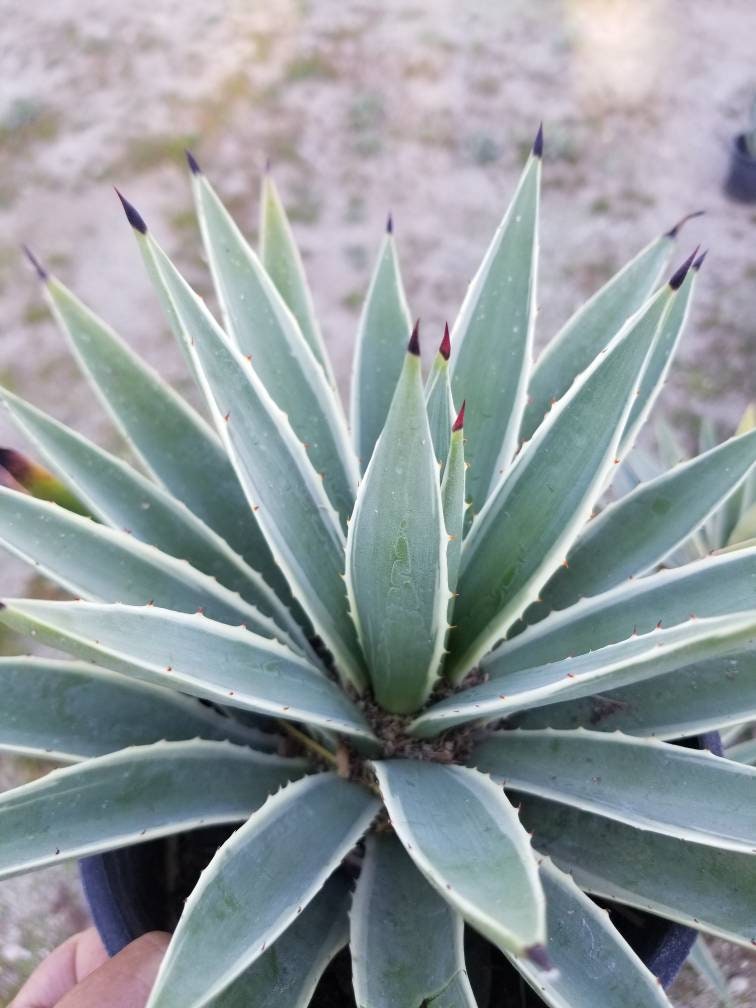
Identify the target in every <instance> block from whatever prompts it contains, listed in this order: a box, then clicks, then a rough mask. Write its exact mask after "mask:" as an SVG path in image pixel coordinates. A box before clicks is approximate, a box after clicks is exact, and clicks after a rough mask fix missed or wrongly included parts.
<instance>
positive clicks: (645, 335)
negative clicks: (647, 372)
mask: <svg viewBox="0 0 756 1008" xmlns="http://www.w3.org/2000/svg"><path fill="white" fill-rule="evenodd" d="M673 300H674V293H673V291H672V289H671V287H670V286H669V285H668V286H667V287H665V288H663V289H662V290H661V291H660V292H659V293H658V294H657V295H656V296H655V297H654V298H653V299H652V300H651V301H649V302H648V303H647V304H646V305H645V306H644V307H643V308H642V309H641V310H640V311H639V312H638V313H637V314H636V315H634V316H633V317H632V318H631V319H630V320H629V321H628V322H627V323H626V325H625V327H624V328H623V329H622V330H621V331H620V332H619V333H618V335H617V336H616V337H615V338H614V340H613V341H612V342H611V343H610V344H609V346H608V347H607V349H606V350H605V351H604V352H603V353H602V354H600V355H599V356H598V357H597V358H596V360H595V362H594V363H593V364H592V365H591V366H590V367H589V368H588V370H587V371H585V372H584V373H583V374H582V375H581V376H580V378H579V379H578V380H577V381H575V383H574V384H573V386H572V388H571V389H570V390H569V392H568V393H567V394H566V395H565V396H564V398H563V399H562V400H561V401H560V402H559V403H558V404H557V405H556V406H554V408H553V409H552V410H551V413H550V414H549V416H548V418H547V420H546V421H545V422H544V423H543V424H541V426H540V427H539V428H538V431H537V432H536V433H535V435H534V436H533V438H532V439H531V440H530V441H529V442H528V444H527V445H525V446H524V448H523V450H522V451H521V452H520V455H519V456H518V458H517V460H516V461H515V463H514V465H513V466H512V468H511V469H509V470H508V471H507V472H506V473H505V474H504V475H503V477H502V478H501V479H500V481H499V483H498V484H497V485H496V487H495V489H494V490H493V491H492V492H491V495H490V496H489V498H488V500H487V502H486V505H485V507H484V508H483V510H482V511H481V512H480V514H479V515H478V516H477V517H476V518H475V520H474V522H473V526H472V528H471V529H470V532H469V534H468V536H467V539H466V540H465V545H464V548H463V550H462V562H461V567H460V574H459V584H458V589H457V591H458V594H459V598H458V599H457V602H456V605H455V607H454V623H455V629H454V631H453V632H452V634H451V637H450V643H449V647H450V651H451V654H450V655H449V657H448V659H447V665H446V671H447V674H448V676H449V678H451V679H452V681H453V682H459V681H460V680H461V679H462V678H464V676H465V675H466V674H467V673H468V672H469V671H470V669H472V668H473V667H474V666H475V665H476V664H477V663H478V661H480V659H481V658H482V656H483V655H484V654H485V653H486V652H487V651H488V650H490V648H491V647H492V646H493V645H494V644H495V643H496V641H497V640H499V639H501V638H502V637H503V636H504V635H505V634H506V631H507V630H508V629H509V628H510V627H511V626H512V625H513V624H514V623H515V621H516V620H517V619H518V617H519V616H521V615H522V613H523V612H524V611H525V609H527V607H528V606H529V605H530V604H531V603H532V602H533V601H535V599H536V598H537V597H538V593H539V591H540V589H541V588H542V587H543V585H544V584H545V583H546V581H548V579H549V577H550V576H551V575H552V574H553V573H554V571H555V570H556V569H557V568H558V567H559V565H560V564H561V563H563V562H564V559H565V557H566V555H567V552H568V550H569V549H570V547H571V546H572V544H573V542H574V541H575V539H576V538H577V536H578V535H579V533H580V530H581V529H582V527H583V526H584V525H585V523H586V521H587V520H588V518H589V517H590V514H591V511H592V509H593V507H594V505H595V503H596V500H597V498H598V497H599V496H600V494H601V492H602V490H603V488H604V486H605V484H606V481H607V478H608V475H609V473H610V471H611V470H612V469H613V468H614V466H615V465H616V463H617V461H618V460H617V449H618V445H619V439H620V435H621V433H622V430H623V428H624V426H625V422H626V419H627V416H628V413H629V410H630V408H631V405H632V402H633V400H634V398H635V393H636V391H637V388H638V382H639V380H640V376H641V374H642V372H643V368H644V366H645V361H646V359H647V356H648V352H649V349H650V347H651V346H652V344H653V341H654V337H655V334H656V332H657V330H658V327H659V320H660V318H663V317H664V314H665V312H666V311H668V310H669V308H670V305H671V303H672V302H673ZM475 402H476V407H475V410H474V411H473V414H472V415H477V413H478V412H479V409H480V405H479V404H478V401H477V399H476V400H475ZM467 437H468V448H467V450H466V453H465V454H466V456H469V450H470V444H471V443H472V442H473V441H474V437H475V433H474V430H472V431H471V429H470V425H469V423H468V425H467ZM474 464H475V463H474V460H473V462H472V463H471V468H470V470H469V471H468V473H467V481H468V487H469V485H470V479H471V476H472V473H473V469H474Z"/></svg>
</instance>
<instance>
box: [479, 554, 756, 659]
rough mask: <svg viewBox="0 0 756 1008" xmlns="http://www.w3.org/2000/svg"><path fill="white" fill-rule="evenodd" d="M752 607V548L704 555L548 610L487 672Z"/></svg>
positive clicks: (500, 651) (501, 650)
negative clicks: (713, 555)
mask: <svg viewBox="0 0 756 1008" xmlns="http://www.w3.org/2000/svg"><path fill="white" fill-rule="evenodd" d="M753 608H756V548H751V549H743V550H739V551H738V552H737V553H731V554H727V555H723V556H718V557H706V558H705V559H703V560H699V561H697V562H695V563H691V564H687V565H686V566H684V567H678V568H675V569H674V570H664V571H660V572H659V573H658V574H650V575H648V576H647V577H644V578H642V579H640V580H638V581H630V582H628V583H627V584H624V585H619V586H618V587H617V588H613V589H611V591H608V592H605V593H604V594H602V595H597V596H595V597H594V598H590V599H583V600H582V601H580V602H577V603H575V605H573V606H570V608H569V609H564V610H562V611H560V612H556V613H552V614H551V615H550V616H548V617H547V618H546V619H545V620H542V621H541V622H540V623H537V624H535V625H534V626H531V627H528V628H527V629H526V630H525V631H524V632H523V633H521V634H520V635H519V636H518V637H515V638H513V639H512V640H508V641H504V642H503V643H502V644H500V645H499V646H498V647H497V648H496V650H495V651H493V652H492V653H491V654H490V655H488V656H487V657H486V658H485V659H484V660H483V663H482V667H483V669H484V670H485V672H487V673H488V674H489V675H491V676H492V677H497V676H502V675H508V674H509V673H510V672H515V671H518V670H519V669H525V668H534V667H535V666H536V665H545V664H547V663H548V662H554V661H557V660H559V659H561V658H566V657H567V656H568V655H580V654H584V653H585V652H586V651H592V650H596V649H597V648H601V647H605V646H606V645H607V644H615V643H617V642H618V641H622V640H624V639H625V638H626V637H628V635H629V634H631V633H633V632H637V633H639V634H646V633H648V632H649V631H650V630H652V629H653V628H654V627H655V626H657V625H658V624H661V625H662V626H665V627H669V626H673V625H674V624H676V623H682V622H684V621H686V620H688V619H690V617H691V616H692V615H693V614H695V615H696V616H702V617H703V616H705V617H709V616H720V615H723V614H726V613H735V612H743V611H744V610H748V609H753Z"/></svg>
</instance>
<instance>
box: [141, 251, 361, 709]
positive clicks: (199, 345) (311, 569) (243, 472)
mask: <svg viewBox="0 0 756 1008" xmlns="http://www.w3.org/2000/svg"><path fill="white" fill-rule="evenodd" d="M137 239H138V241H139V244H140V246H141V248H142V251H143V254H144V256H145V259H146V261H147V263H148V266H149V267H150V270H151V272H152V274H153V277H154V279H155V282H156V284H158V285H159V286H160V288H161V291H162V296H163V297H165V298H168V299H169V301H170V304H171V306H172V310H173V311H174V312H175V313H176V315H177V319H178V323H179V324H180V326H181V329H182V331H183V333H184V337H185V339H186V342H187V348H188V350H189V353H190V355H191V357H192V359H193V360H194V361H195V364H196V369H197V372H198V374H199V376H200V380H201V382H202V385H203V389H204V392H205V395H206V397H207V400H208V404H209V406H210V409H211V411H212V413H213V416H214V418H215V421H216V424H217V426H218V429H219V431H220V432H221V436H222V438H223V442H224V444H225V445H226V448H227V450H228V453H229V455H230V457H231V459H232V461H233V464H234V466H235V468H236V470H237V473H238V475H239V479H240V481H241V483H242V486H243V488H244V492H245V494H246V495H247V498H248V500H249V503H250V505H251V507H252V509H253V511H254V513H255V517H256V519H257V521H258V523H259V525H260V527H261V528H262V530H263V532H264V534H265V536H266V539H267V541H268V543H269V544H270V548H271V550H272V551H273V553H274V556H275V558H276V562H277V563H278V566H279V567H280V569H281V570H282V572H283V573H284V575H285V577H286V579H287V581H288V582H289V585H290V586H291V589H292V592H293V593H294V595H295V596H296V598H297V600H298V601H299V603H300V604H301V606H302V608H303V609H304V611H305V612H306V613H307V615H308V617H309V618H310V619H311V620H312V623H313V626H314V628H315V631H316V633H317V634H318V635H319V636H320V637H321V638H322V640H323V641H324V642H325V644H326V646H327V647H328V648H329V650H330V651H331V652H332V653H333V656H334V658H335V659H336V664H337V668H338V671H339V673H340V674H341V675H342V676H344V677H346V678H347V679H348V680H350V681H351V682H352V683H353V685H354V686H355V687H356V688H357V689H360V688H362V687H363V686H364V683H365V675H364V671H363V666H362V659H361V655H360V648H359V644H358V643H357V637H356V634H355V630H354V626H353V625H352V622H351V619H350V618H349V613H348V612H347V602H346V590H345V588H344V581H343V574H344V535H343V532H342V530H341V527H340V525H339V520H338V516H337V515H336V512H335V511H334V510H333V508H332V506H331V504H330V502H329V500H328V496H327V494H326V492H325V490H324V488H323V484H322V481H321V479H320V478H319V477H318V474H317V473H316V472H315V470H314V469H313V468H312V466H311V464H310V460H309V458H308V456H307V453H306V451H305V449H304V447H303V445H302V444H301V443H300V442H299V440H298V439H297V437H296V436H295V434H294V432H293V431H292V429H291V427H290V426H289V424H288V423H287V420H286V417H285V415H284V414H283V413H282V412H281V410H280V409H279V407H278V406H276V404H275V403H274V402H273V400H272V399H271V397H270V395H269V394H268V392H267V391H266V389H265V387H264V385H263V384H262V382H261V381H260V379H259V378H258V376H257V374H256V373H255V370H254V367H253V366H252V364H251V363H250V362H249V361H247V360H245V359H244V358H243V357H242V356H241V354H240V353H239V352H238V351H237V350H236V349H235V348H234V347H233V346H232V345H231V343H230V342H229V341H228V340H227V338H226V336H225V334H224V333H223V331H222V330H221V329H220V328H219V326H218V325H217V323H216V322H215V320H214V319H213V317H212V315H210V313H209V312H208V311H207V309H206V308H205V306H204V304H203V303H202V301H201V300H200V299H199V298H198V297H197V295H196V294H195V293H194V292H193V291H192V290H191V288H190V287H189V286H188V285H187V284H186V282H185V281H184V280H183V279H182V277H181V276H180V274H179V273H178V272H177V271H176V269H175V268H174V267H173V265H172V264H171V262H170V260H169V259H168V258H167V256H166V255H165V253H164V252H163V251H162V250H161V249H160V248H159V246H158V245H157V244H156V243H155V241H154V240H153V239H152V238H151V237H150V235H149V234H141V233H140V232H137ZM150 264H151V265H150ZM284 505H285V506H284Z"/></svg>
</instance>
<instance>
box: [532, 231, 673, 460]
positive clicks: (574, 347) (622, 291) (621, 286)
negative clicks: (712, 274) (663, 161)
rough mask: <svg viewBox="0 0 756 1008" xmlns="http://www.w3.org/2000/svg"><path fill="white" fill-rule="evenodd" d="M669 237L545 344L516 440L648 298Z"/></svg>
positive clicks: (662, 265) (625, 268) (653, 246)
mask: <svg viewBox="0 0 756 1008" xmlns="http://www.w3.org/2000/svg"><path fill="white" fill-rule="evenodd" d="M673 247H674V235H672V234H665V235H661V237H659V238H655V239H654V240H653V241H652V242H650V243H649V244H648V245H646V246H645V248H643V249H641V251H640V252H639V253H638V254H637V255H636V256H635V257H634V258H633V259H631V260H630V262H628V263H627V264H626V265H625V266H623V267H622V269H621V270H620V271H619V272H618V273H615V275H614V276H613V277H612V278H611V279H610V280H609V281H608V282H607V283H606V284H604V286H603V287H602V288H601V289H600V290H598V291H596V293H595V294H594V295H593V297H591V298H589V300H588V301H586V302H585V303H584V304H583V305H581V307H580V308H578V310H577V311H576V312H575V314H574V315H573V316H572V318H570V319H569V321H568V322H566V323H565V324H564V325H563V326H562V328H561V329H560V330H559V332H558V333H557V334H556V336H555V337H554V338H553V339H552V340H551V341H550V342H549V343H547V344H546V347H545V348H544V350H543V352H542V353H541V354H540V356H539V357H538V359H537V360H536V362H535V365H534V367H533V371H532V374H531V376H530V383H529V385H528V401H527V405H526V406H525V412H524V415H523V418H522V426H521V428H520V440H521V441H529V440H530V438H531V437H532V436H533V434H535V432H536V429H537V427H538V426H539V425H540V423H541V421H542V420H543V418H544V417H545V416H546V414H547V413H548V411H549V407H550V406H551V403H553V402H556V401H557V400H558V399H561V398H562V396H563V395H564V394H565V392H566V391H567V390H568V389H569V387H570V385H571V384H572V383H573V381H574V380H575V378H577V376H578V375H579V374H580V372H581V371H585V369H586V368H587V367H588V366H589V364H590V363H591V361H593V360H594V359H595V357H596V355H597V354H598V353H600V351H601V350H602V348H603V347H605V346H606V341H607V337H608V336H611V335H613V333H615V332H617V331H618V329H619V328H620V327H621V326H622V325H624V323H625V321H626V320H627V319H628V318H630V316H631V315H632V314H633V313H634V312H636V311H637V310H638V309H639V308H640V306H641V305H642V304H643V302H644V301H645V300H646V299H647V298H649V297H650V296H651V293H652V291H653V290H654V288H655V287H656V285H657V283H658V282H659V280H660V279H661V275H662V271H663V270H664V269H665V268H666V266H667V263H668V261H669V256H670V253H671V252H672V248H673Z"/></svg>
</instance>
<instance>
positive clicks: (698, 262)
mask: <svg viewBox="0 0 756 1008" xmlns="http://www.w3.org/2000/svg"><path fill="white" fill-rule="evenodd" d="M708 254H709V250H708V249H704V250H703V252H702V253H701V255H700V256H699V257H698V259H696V261H695V262H694V263H693V265H692V266H691V269H694V270H695V271H696V272H698V270H700V269H701V267H702V266H703V261H704V259H705V258H706V256H707V255H708Z"/></svg>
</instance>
